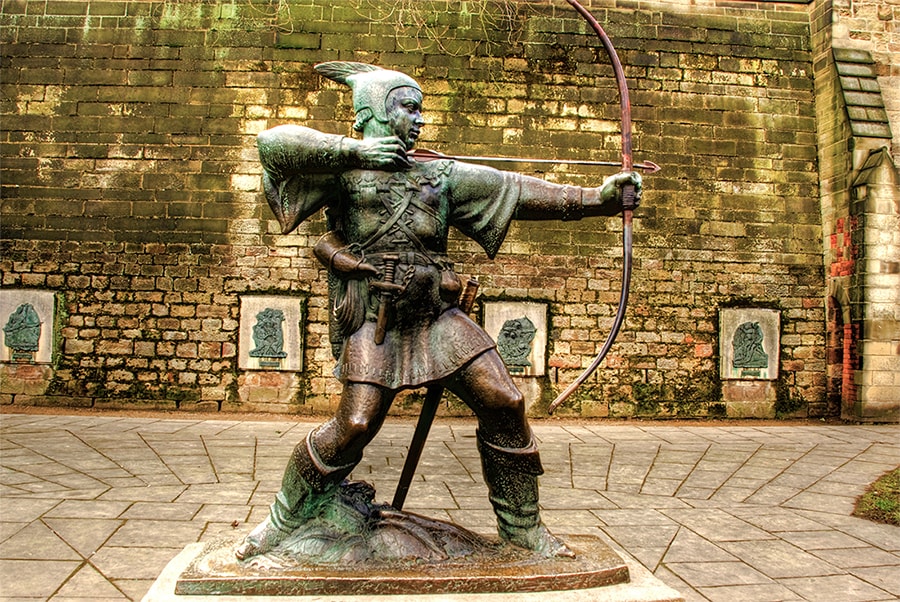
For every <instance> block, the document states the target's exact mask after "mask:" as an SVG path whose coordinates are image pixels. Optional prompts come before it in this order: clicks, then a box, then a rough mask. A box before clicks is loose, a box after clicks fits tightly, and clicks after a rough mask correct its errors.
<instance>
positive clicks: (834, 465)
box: [0, 414, 900, 602]
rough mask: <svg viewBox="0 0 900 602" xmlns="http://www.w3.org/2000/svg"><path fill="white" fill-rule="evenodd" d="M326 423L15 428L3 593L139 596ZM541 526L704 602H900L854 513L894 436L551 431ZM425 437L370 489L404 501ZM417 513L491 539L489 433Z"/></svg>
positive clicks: (19, 421) (398, 430)
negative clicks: (577, 537) (400, 494)
mask: <svg viewBox="0 0 900 602" xmlns="http://www.w3.org/2000/svg"><path fill="white" fill-rule="evenodd" d="M312 426H314V425H313V424H312V423H307V422H287V421H285V422H260V421H246V420H243V421H238V420H219V419H212V420H208V419H201V418H197V419H194V418H189V419H183V418H177V419H172V418H131V417H126V416H119V415H100V416H97V415H30V414H4V415H2V416H0V464H2V472H0V475H2V479H0V494H2V504H0V541H2V545H0V597H2V598H3V599H4V600H47V599H50V600H77V599H82V600H92V601H100V600H127V599H131V600H139V599H140V598H141V597H142V596H143V595H144V594H145V593H146V591H147V590H148V589H149V587H150V585H151V584H152V582H153V580H154V579H155V578H156V577H157V576H158V575H159V573H160V571H161V570H162V569H163V567H164V566H165V565H166V563H167V562H168V561H169V560H170V559H171V558H173V557H174V556H175V555H176V554H177V553H178V552H179V551H180V550H181V549H182V548H183V547H184V546H185V544H187V543H190V542H195V541H202V540H207V539H210V538H215V537H220V536H222V535H226V536H232V537H237V536H239V535H242V534H244V533H246V532H247V531H249V529H250V528H251V527H252V526H253V525H254V524H255V523H256V522H258V521H259V520H261V519H262V518H263V517H264V516H265V513H266V512H267V505H268V504H269V502H270V500H271V497H272V495H273V492H274V491H275V490H276V489H277V487H278V483H279V480H280V476H281V471H282V468H283V466H284V463H285V461H286V459H287V457H288V455H289V454H290V451H291V449H292V448H293V446H294V444H295V443H296V442H298V441H300V440H301V439H302V438H303V436H304V435H305V433H306V432H307V431H308V430H309V429H310V428H311V427H312ZM534 429H535V433H536V435H537V437H538V438H539V440H540V442H541V449H542V454H543V460H544V465H545V469H546V475H545V476H544V477H542V479H541V490H542V506H543V508H544V518H545V521H546V522H547V523H548V525H549V526H550V527H551V529H552V530H554V531H555V532H557V533H560V534H564V533H573V534H574V533H587V534H597V535H600V536H603V537H606V538H608V539H609V540H612V543H613V544H614V545H616V546H617V547H619V548H621V549H624V550H626V551H627V552H628V553H629V554H631V555H632V556H634V557H635V558H637V559H638V560H639V561H640V562H641V563H642V564H643V565H644V566H646V567H648V568H649V569H650V570H651V571H653V573H654V574H655V575H656V576H658V577H659V578H660V579H661V580H662V581H663V582H665V583H666V584H668V585H670V586H672V587H674V588H676V589H677V590H679V591H680V592H681V593H682V594H683V595H684V596H685V598H686V599H687V600H707V599H708V600H728V601H729V602H735V601H739V600H815V601H817V602H818V601H823V600H835V601H842V602H843V601H850V600H867V601H873V600H895V599H898V598H900V570H898V567H900V528H898V527H891V526H885V525H878V524H874V523H870V522H868V521H864V520H860V519H857V518H853V517H851V516H850V512H851V510H852V508H853V503H854V499H855V498H856V496H858V495H859V494H860V493H862V491H863V490H864V489H865V487H866V485H867V484H869V483H870V482H871V481H873V480H874V479H875V478H877V477H878V476H880V475H881V474H883V473H884V472H886V471H888V470H890V469H892V468H894V467H896V466H897V465H898V464H900V436H898V435H900V429H898V427H897V426H850V425H846V426H844V425H825V424H822V425H815V426H805V425H804V426H759V425H754V423H752V422H748V423H746V424H741V425H739V426H724V425H718V426H717V425H714V424H713V425H702V424H697V425H692V426H671V425H667V424H665V423H634V422H631V423H621V424H610V423H597V424H594V425H592V424H591V423H580V424H577V425H576V424H574V423H573V424H569V423H565V422H538V423H536V424H535V425H534ZM412 430H413V424H412V423H411V422H406V421H397V420H394V421H389V423H388V425H387V426H386V427H385V428H384V429H383V431H382V432H381V434H379V436H378V438H377V439H376V440H375V441H374V442H373V443H372V445H371V446H370V447H369V449H368V451H367V453H366V459H365V460H364V463H363V464H361V465H360V466H359V468H358V469H357V471H356V472H355V473H354V475H353V476H354V478H362V479H365V480H368V481H370V482H372V483H373V484H374V485H375V486H376V487H377V489H378V491H379V496H378V499H380V500H389V499H390V497H391V496H392V495H393V488H394V485H395V484H396V480H397V478H398V476H399V472H400V467H401V463H402V458H403V456H404V452H405V448H406V445H407V444H408V442H409V439H410V437H411V435H412ZM407 509H410V510H415V511H420V512H423V513H425V514H428V515H430V516H434V517H437V518H450V519H453V520H455V521H457V522H458V523H460V524H462V525H464V526H467V527H469V528H471V529H473V530H475V531H479V532H484V533H493V532H494V528H495V527H494V521H493V517H492V514H491V511H490V508H489V505H488V502H487V499H486V493H485V489H484V485H483V482H482V480H481V476H480V468H479V462H478V456H477V453H476V450H475V440H474V425H473V423H471V422H469V421H464V420H453V421H448V420H439V422H438V424H437V425H435V428H434V430H433V433H432V437H431V439H430V441H429V444H428V446H427V447H426V450H425V454H424V456H423V459H422V464H421V467H420V471H419V475H418V476H417V480H416V482H415V483H414V485H413V488H412V490H411V492H410V497H409V499H408V502H407Z"/></svg>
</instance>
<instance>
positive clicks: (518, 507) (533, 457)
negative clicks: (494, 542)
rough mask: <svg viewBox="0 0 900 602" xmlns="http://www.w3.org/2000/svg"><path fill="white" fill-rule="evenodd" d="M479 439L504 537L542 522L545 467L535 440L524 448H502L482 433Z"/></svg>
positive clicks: (484, 468) (490, 492) (483, 467)
mask: <svg viewBox="0 0 900 602" xmlns="http://www.w3.org/2000/svg"><path fill="white" fill-rule="evenodd" d="M477 440H478V451H479V453H480V454H481V466H482V471H483V474H484V481H485V483H487V486H488V495H489V496H490V500H491V505H492V506H493V507H494V513H495V514H496V515H497V524H498V527H499V530H500V535H501V537H504V535H508V534H511V533H512V532H514V531H518V530H521V529H529V528H533V527H535V526H537V525H538V524H540V522H541V517H540V510H539V509H538V483H537V477H538V476H539V475H542V474H544V469H543V467H542V466H541V458H540V454H539V452H538V449H537V444H536V443H535V441H534V440H533V439H532V440H531V443H529V444H528V446H527V447H522V448H510V447H500V446H498V445H494V444H493V443H489V442H487V441H485V440H484V439H483V438H482V437H481V433H480V432H478V433H477ZM504 538H505V539H506V537H504Z"/></svg>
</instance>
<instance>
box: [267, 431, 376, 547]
mask: <svg viewBox="0 0 900 602" xmlns="http://www.w3.org/2000/svg"><path fill="white" fill-rule="evenodd" d="M314 434H315V431H314V430H313V431H310V432H309V434H308V435H307V436H306V442H305V445H298V446H297V447H295V448H294V452H293V453H292V454H291V459H290V460H289V461H288V465H287V467H286V468H285V469H284V476H283V477H282V479H281V491H279V492H278V493H277V494H276V495H275V501H274V502H273V503H272V506H271V518H272V523H273V524H274V525H275V526H276V527H277V528H278V529H280V530H283V531H291V530H293V529H296V528H297V527H299V526H300V525H302V524H303V523H304V522H306V521H307V520H308V519H309V518H310V516H309V513H310V511H311V510H312V508H310V507H309V506H310V502H312V501H315V500H311V499H310V498H316V497H318V496H317V495H316V494H323V493H324V492H325V491H326V490H327V489H329V488H331V487H334V486H336V485H338V484H340V482H341V481H343V480H344V478H345V477H346V476H347V475H349V474H350V472H351V471H352V470H353V468H354V467H355V466H356V464H357V463H358V461H357V462H353V463H352V464H346V465H344V466H329V465H328V464H326V463H325V462H324V461H323V460H322V458H321V456H319V452H318V451H316V448H315V446H314V445H313V435H314ZM310 494H312V495H310ZM314 505H315V504H313V506H314Z"/></svg>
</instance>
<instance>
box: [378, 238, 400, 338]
mask: <svg viewBox="0 0 900 602" xmlns="http://www.w3.org/2000/svg"><path fill="white" fill-rule="evenodd" d="M383 261H384V277H383V280H382V283H383V284H384V285H387V286H385V287H384V288H383V289H382V291H381V295H380V299H381V302H380V304H379V305H378V318H377V320H376V322H375V344H376V345H381V344H382V343H384V336H385V334H387V322H388V310H389V309H390V305H391V298H392V296H393V293H392V292H391V290H389V289H391V288H393V287H391V286H390V285H392V284H394V277H395V274H396V271H397V262H398V261H400V257H399V256H397V255H385V256H384V258H383Z"/></svg>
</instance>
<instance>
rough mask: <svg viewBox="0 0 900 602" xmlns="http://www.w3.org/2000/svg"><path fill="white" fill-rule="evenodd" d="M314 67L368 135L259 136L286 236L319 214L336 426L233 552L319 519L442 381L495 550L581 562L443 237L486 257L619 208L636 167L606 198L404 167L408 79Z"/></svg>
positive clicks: (300, 458)
mask: <svg viewBox="0 0 900 602" xmlns="http://www.w3.org/2000/svg"><path fill="white" fill-rule="evenodd" d="M315 68H316V70H317V71H318V72H319V73H320V74H322V75H324V76H325V77H328V78H330V79H332V80H335V81H337V82H341V83H344V84H347V85H349V86H350V87H351V89H352V91H353V106H354V109H355V111H356V123H355V124H354V129H355V130H356V131H359V132H362V135H363V136H362V139H361V140H360V139H353V138H348V137H345V136H340V135H332V134H325V133H322V132H319V131H316V130H313V129H310V128H307V127H302V126H297V125H283V126H278V127H275V128H272V129H270V130H267V131H264V132H262V133H261V134H260V135H259V137H258V145H259V153H260V160H261V162H262V164H263V167H264V175H263V182H264V188H265V193H266V197H267V200H268V202H269V204H270V206H271V207H272V209H273V211H274V213H275V215H276V216H277V218H278V220H279V222H280V223H281V226H282V228H283V232H284V233H288V232H290V231H291V230H293V229H294V228H296V227H297V225H298V224H300V223H301V222H302V221H303V220H305V219H306V218H308V217H310V216H311V215H313V214H314V213H316V212H318V211H319V210H320V209H325V212H326V216H327V220H328V224H329V229H330V231H329V232H328V234H326V235H325V236H324V237H322V239H321V240H320V241H319V242H318V243H317V244H316V247H315V254H316V256H317V257H318V258H319V259H320V260H321V261H322V263H323V264H324V265H326V266H327V267H328V269H329V291H330V301H331V308H332V320H331V322H332V323H331V325H330V326H331V329H330V334H331V342H332V346H333V350H334V352H335V357H336V359H337V368H336V370H335V372H336V376H337V377H338V378H339V379H340V381H341V382H342V383H343V392H342V395H341V399H340V403H339V405H338V408H337V411H336V413H335V415H334V416H333V417H332V418H331V419H330V420H328V421H327V422H325V423H324V424H322V425H321V426H319V427H318V428H316V429H314V430H313V431H312V432H310V433H309V436H308V437H307V439H306V440H305V441H304V442H302V443H300V444H299V445H297V447H296V448H295V449H294V452H293V454H292V456H291V458H290V461H289V463H288V465H287V468H286V469H285V473H284V477H283V481H282V486H281V490H280V491H279V492H278V494H277V495H276V497H275V501H274V503H273V504H272V506H271V512H270V515H269V517H268V518H267V519H266V520H265V521H263V523H261V524H260V525H259V526H257V527H256V528H255V529H254V530H253V531H252V532H251V533H250V534H249V535H248V536H247V537H246V539H245V540H244V541H243V543H242V544H241V545H240V546H239V547H238V548H237V550H236V555H237V557H238V558H239V559H246V558H249V557H251V556H254V555H257V554H261V553H265V552H267V551H269V550H270V549H272V548H273V547H274V546H276V545H277V544H278V543H279V542H281V541H282V540H284V539H285V538H286V537H288V535H289V534H290V533H291V532H292V531H293V530H294V529H296V528H298V527H300V526H301V525H303V524H304V523H305V522H306V521H308V520H310V519H311V518H312V516H313V515H314V514H315V512H317V508H319V507H320V506H321V499H322V498H323V496H326V497H327V496H329V495H333V492H334V490H335V487H336V486H337V484H338V483H340V482H341V481H342V480H343V479H344V478H345V477H347V476H348V475H349V474H350V472H351V471H352V470H353V468H354V466H356V465H357V463H358V462H359V461H360V460H361V458H362V454H363V450H364V449H365V447H366V445H367V444H368V443H369V442H370V441H371V440H372V438H373V437H374V436H375V434H376V433H377V432H378V430H379V429H380V427H381V425H382V423H383V421H384V419H385V416H386V415H387V412H388V409H389V407H390V405H391V403H392V401H393V399H394V397H395V395H396V394H397V393H398V392H399V391H401V390H404V389H412V388H419V387H424V386H427V385H434V384H436V383H440V384H442V385H444V386H445V387H446V388H447V389H448V390H449V391H452V392H453V393H454V394H456V395H457V396H459V398H460V399H462V400H463V401H464V402H465V403H466V404H468V406H469V407H470V408H472V410H473V412H474V413H475V415H476V417H477V419H478V429H477V431H476V433H477V442H478V449H479V452H480V454H481V459H482V470H483V474H484V479H485V482H486V483H487V486H488V492H489V497H490V501H491V504H492V506H493V508H494V511H495V514H496V516H497V521H498V530H499V534H500V538H501V539H502V540H504V541H506V542H509V543H511V544H513V545H515V546H519V547H521V548H525V549H527V550H532V551H534V552H536V553H538V554H541V555H544V556H547V557H551V556H572V555H573V553H572V551H571V550H570V549H569V548H568V547H567V546H566V544H565V543H563V542H562V541H561V540H560V539H558V538H557V537H556V536H554V535H553V534H552V533H550V531H549V530H548V529H547V528H546V527H545V526H544V524H543V523H542V521H541V518H540V514H539V510H538V484H537V478H538V475H540V474H542V472H543V470H542V467H541V461H540V458H539V454H538V449H537V445H536V443H535V441H534V438H533V437H532V433H531V429H530V427H529V425H528V422H527V420H526V418H525V404H524V401H523V398H522V395H521V393H520V392H519V391H518V390H517V388H516V387H515V385H514V384H513V382H512V379H511V378H510V376H509V373H508V372H507V369H506V367H505V366H504V364H503V361H502V360H501V359H500V356H499V355H498V353H497V350H496V347H495V344H494V341H492V340H491V339H490V337H488V335H487V334H486V333H485V332H484V331H483V330H482V329H481V328H480V327H479V326H478V325H476V324H475V323H474V322H473V321H472V320H470V319H469V318H468V317H467V316H466V315H465V314H464V313H463V312H461V311H460V310H459V309H458V307H457V300H458V297H459V295H460V289H461V286H460V279H459V277H458V276H457V275H456V273H455V272H454V271H453V266H452V263H451V262H450V260H449V259H448V257H447V235H448V230H449V228H450V226H451V225H452V226H454V227H456V228H457V229H458V230H460V231H461V232H463V233H464V234H466V235H467V236H469V237H471V238H472V239H474V240H475V241H476V242H478V243H479V244H480V245H481V246H482V248H483V249H484V250H485V252H486V253H487V255H488V256H489V257H491V258H493V257H494V256H495V255H496V254H497V251H498V249H499V247H500V245H501V243H502V241H503V239H504V237H505V235H506V232H507V229H508V228H509V225H510V222H511V220H513V219H524V220H551V219H562V220H572V219H580V218H582V217H588V216H612V215H615V214H617V213H619V212H620V211H621V208H622V201H621V198H622V192H621V190H622V188H623V187H624V186H626V185H632V186H634V187H635V189H636V191H637V198H638V199H639V197H640V190H641V178H640V175H638V174H637V173H634V172H631V171H628V172H623V173H618V174H616V175H614V176H610V177H609V178H607V179H606V180H605V181H604V183H603V185H602V186H601V187H600V188H597V189H594V188H580V187H574V186H566V185H559V184H552V183H548V182H545V181H543V180H540V179H538V178H533V177H529V176H524V175H520V174H515V173H509V172H503V171H498V170H496V169H493V168H490V167H484V166H480V165H473V164H468V163H464V162H461V161H455V160H444V159H438V160H434V161H429V162H418V161H415V160H413V159H411V158H410V156H409V155H408V152H409V151H411V150H412V148H413V146H414V145H415V143H416V140H417V138H418V137H419V132H420V130H421V128H422V126H423V125H424V123H425V122H424V120H423V118H422V90H421V87H420V86H419V84H418V83H416V81H415V80H413V79H412V78H410V77H409V76H407V75H405V74H402V73H399V72H396V71H390V70H386V69H381V68H378V67H374V66H372V65H365V64H361V63H349V62H331V63H324V64H320V65H317V66H316V67H315Z"/></svg>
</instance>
